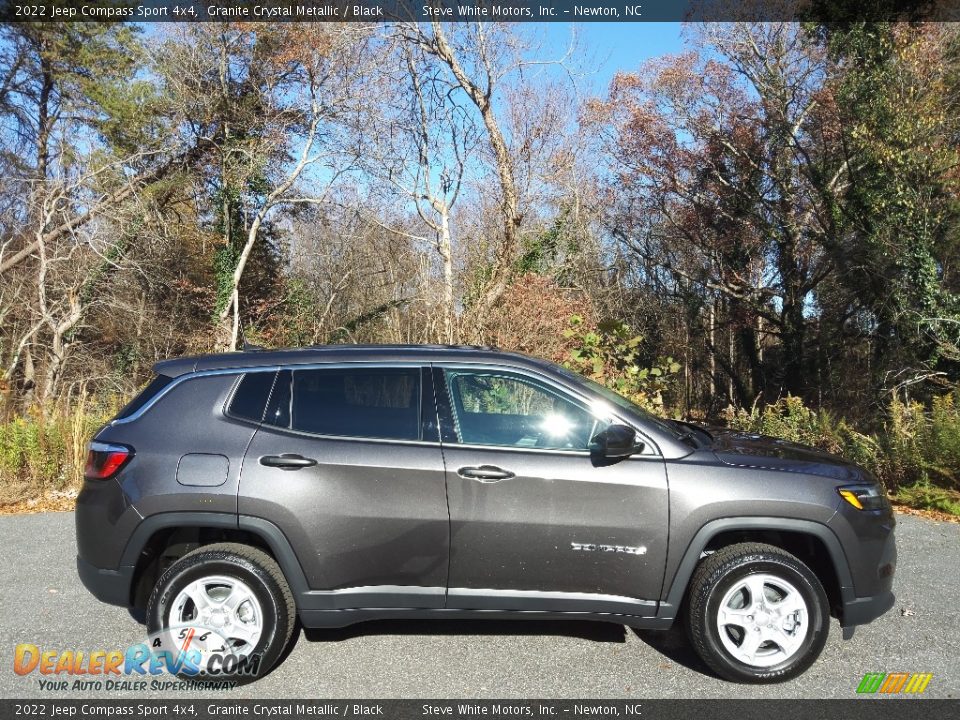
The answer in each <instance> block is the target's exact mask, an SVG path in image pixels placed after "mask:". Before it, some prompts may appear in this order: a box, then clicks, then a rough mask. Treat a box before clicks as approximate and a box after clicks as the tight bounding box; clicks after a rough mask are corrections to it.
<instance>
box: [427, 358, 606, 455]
mask: <svg viewBox="0 0 960 720" xmlns="http://www.w3.org/2000/svg"><path fill="white" fill-rule="evenodd" d="M445 376H446V380H447V388H448V389H449V392H450V400H451V405H452V408H451V410H452V413H453V416H454V424H455V426H456V432H457V439H458V440H459V442H461V443H465V444H468V445H496V446H499V447H511V446H512V447H524V448H543V449H551V450H588V449H589V446H590V439H591V438H592V437H593V436H594V435H595V434H596V433H597V432H599V431H600V430H602V429H603V428H604V427H606V425H608V424H609V420H606V419H601V418H598V417H595V416H594V415H593V414H592V413H591V412H590V411H589V410H587V409H586V408H584V407H582V406H581V405H580V404H578V403H576V402H575V401H573V400H572V399H570V398H568V397H566V396H564V395H562V394H561V393H559V392H558V391H556V390H553V389H552V388H550V387H548V386H547V385H544V384H541V383H538V382H536V381H535V380H532V379H529V378H526V377H522V376H519V375H514V374H512V373H499V372H493V371H482V370H446V371H445Z"/></svg>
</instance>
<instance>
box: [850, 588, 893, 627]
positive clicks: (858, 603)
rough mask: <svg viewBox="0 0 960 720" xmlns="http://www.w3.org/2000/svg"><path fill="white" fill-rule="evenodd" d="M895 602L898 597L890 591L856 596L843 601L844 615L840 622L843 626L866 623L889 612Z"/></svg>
mask: <svg viewBox="0 0 960 720" xmlns="http://www.w3.org/2000/svg"><path fill="white" fill-rule="evenodd" d="M895 602H896V597H895V596H894V594H893V593H892V592H890V591H887V592H885V593H881V594H879V595H873V596H871V597H861V598H854V599H853V600H851V601H849V602H845V603H843V616H842V617H841V618H840V624H841V625H842V626H843V627H853V626H854V625H866V624H867V623H868V622H873V621H874V620H876V619H877V618H878V617H880V616H881V615H883V614H884V613H885V612H887V611H888V610H889V609H890V608H892V607H893V604H894V603H895Z"/></svg>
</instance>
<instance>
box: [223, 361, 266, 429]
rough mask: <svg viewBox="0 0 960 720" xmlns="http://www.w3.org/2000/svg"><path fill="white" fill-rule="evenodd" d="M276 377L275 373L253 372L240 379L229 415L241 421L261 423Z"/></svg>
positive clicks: (229, 408)
mask: <svg viewBox="0 0 960 720" xmlns="http://www.w3.org/2000/svg"><path fill="white" fill-rule="evenodd" d="M275 377H276V373H275V372H252V373H247V374H246V375H244V376H243V377H242V378H240V382H239V383H238V384H237V389H236V390H234V392H233V397H232V398H230V405H229V406H228V407H227V415H229V416H230V417H235V418H239V419H240V420H252V421H253V422H261V421H262V420H263V412H264V410H265V409H266V407H267V400H268V398H269V397H270V390H271V389H272V388H273V379H274V378H275Z"/></svg>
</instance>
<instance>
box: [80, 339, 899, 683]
mask: <svg viewBox="0 0 960 720" xmlns="http://www.w3.org/2000/svg"><path fill="white" fill-rule="evenodd" d="M155 371H156V377H155V379H154V380H153V381H152V382H151V383H150V384H149V385H148V386H147V387H146V389H144V390H143V392H142V393H141V394H140V395H139V396H138V397H137V398H136V399H135V400H134V401H133V402H132V403H130V405H128V406H127V407H126V408H124V409H123V410H122V411H121V413H120V414H119V415H118V416H117V417H116V418H115V419H114V420H113V421H112V422H110V423H109V424H108V425H107V426H106V427H104V428H103V429H102V430H100V431H99V432H98V433H97V435H96V437H95V438H94V440H93V441H92V442H91V444H90V454H89V460H88V465H87V468H86V481H85V483H84V487H83V491H82V492H81V493H80V497H79V498H78V501H77V511H76V523H77V545H78V550H79V555H78V558H77V566H78V570H79V574H80V578H81V579H82V581H83V583H84V585H86V587H87V588H88V589H89V590H90V591H91V592H92V593H93V594H94V595H95V596H96V597H98V598H99V599H100V600H102V601H104V602H108V603H113V604H116V605H121V606H126V607H130V608H139V609H140V610H141V612H144V613H145V616H146V622H147V625H148V628H149V630H150V632H151V633H158V634H162V633H167V634H168V635H170V637H172V639H173V640H172V642H173V644H174V645H176V646H177V647H181V646H182V647H184V648H185V647H186V643H190V642H192V643H193V644H192V646H191V647H192V648H193V649H194V650H199V651H202V654H203V662H206V663H208V664H206V665H203V664H201V665H200V667H199V672H198V673H197V674H199V675H205V674H207V673H213V672H220V673H222V674H225V675H231V674H233V675H239V674H241V672H242V671H244V665H245V664H246V669H245V671H246V672H248V674H252V675H256V674H263V673H264V672H266V671H268V670H269V669H270V668H271V667H272V666H273V665H275V664H276V663H277V661H278V659H279V658H280V657H281V655H282V654H283V653H284V650H285V649H286V647H287V646H288V645H289V643H290V641H291V637H292V635H293V632H294V628H295V625H296V624H297V621H298V620H299V622H300V623H301V624H302V625H303V626H304V627H307V628H330V627H341V626H345V625H349V624H351V623H357V622H362V621H365V620H372V619H378V618H428V617H429V618H491V617H499V618H520V619H523V618H576V619H592V620H602V621H606V622H616V623H623V624H625V625H628V626H630V627H633V628H647V629H666V628H669V627H670V626H671V625H673V623H674V621H676V620H677V619H678V618H682V620H683V622H684V623H685V624H686V627H687V629H688V632H689V637H690V639H691V642H692V644H693V646H694V648H695V649H696V651H697V652H698V654H699V655H700V656H701V657H702V658H703V660H704V661H705V663H706V664H707V665H708V666H709V667H710V668H711V669H712V670H713V671H714V672H716V673H717V674H718V675H720V676H722V677H724V678H727V679H729V680H734V681H740V682H775V681H780V680H785V679H788V678H791V677H794V676H796V675H798V674H800V673H801V672H803V671H804V670H805V669H806V668H807V667H809V666H810V664H811V663H813V661H814V660H815V659H816V658H817V656H818V655H819V653H820V651H821V649H822V648H823V646H824V642H825V641H826V638H827V632H828V629H829V625H830V617H831V616H833V617H836V618H838V619H839V621H840V625H841V626H842V628H843V632H844V637H849V636H850V635H852V629H853V627H854V626H855V625H859V624H863V623H867V622H870V621H871V620H873V619H874V618H876V617H878V616H880V615H881V614H883V613H884V612H886V611H887V610H889V609H890V608H891V607H892V605H893V602H894V598H893V594H892V592H891V585H892V582H893V573H894V569H895V566H896V548H895V545H894V524H895V521H894V517H893V513H892V510H891V507H890V504H889V502H888V501H887V499H886V496H885V494H884V493H883V491H882V490H881V489H880V487H878V485H877V482H876V481H875V479H874V478H872V477H871V476H870V475H869V474H868V473H867V472H865V471H864V470H863V469H861V468H859V467H857V466H856V465H853V464H851V463H849V462H846V461H844V460H842V459H840V458H837V457H834V456H831V455H827V454H825V453H822V452H819V451H816V450H813V449H810V448H807V447H803V446H799V445H796V444H792V443H788V442H784V441H782V440H777V439H773V438H767V437H761V436H757V435H747V434H742V433H736V432H730V431H724V430H716V429H712V428H710V429H707V428H702V427H699V426H696V425H692V424H688V423H683V422H677V421H668V420H663V419H660V418H657V417H654V416H652V415H650V414H649V413H647V412H645V411H644V410H642V409H641V408H639V407H637V406H636V405H634V404H632V403H631V402H629V401H628V400H626V399H624V398H622V397H620V396H619V395H617V394H615V393H613V392H611V391H610V390H608V389H606V388H604V387H602V386H600V385H597V384H596V383H594V382H592V381H590V380H588V379H586V378H584V377H581V376H580V375H577V374H575V373H573V372H571V371H569V370H567V369H565V368H563V367H560V366H558V365H554V364H552V363H549V362H545V361H543V360H538V359H535V358H531V357H526V356H523V355H518V354H513V353H505V352H499V351H497V350H495V349H491V348H476V347H449V346H329V347H316V348H308V349H300V350H285V351H259V352H258V351H253V352H243V353H233V354H225V355H204V356H201V357H189V358H179V359H174V360H168V361H165V362H161V363H159V364H158V365H157V366H156V368H155ZM208 636H210V637H211V638H212V640H208V641H207V643H206V645H204V643H203V642H201V640H203V639H206V638H208ZM184 638H186V639H185V640H184ZM218 652H219V653H220V654H219V655H217V653H218ZM227 654H229V655H230V656H231V657H232V658H233V661H232V662H230V663H226V662H223V657H224V656H225V655H227ZM218 657H219V658H220V662H221V665H219V666H217V667H214V665H213V664H209V663H211V662H212V661H211V660H210V658H213V660H214V661H215V660H216V659H217V658H218ZM238 659H239V660H238ZM251 659H252V660H253V662H252V663H251V662H250V661H251ZM251 668H252V670H253V672H250V671H251Z"/></svg>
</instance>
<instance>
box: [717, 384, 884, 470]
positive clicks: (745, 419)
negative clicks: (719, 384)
mask: <svg viewBox="0 0 960 720" xmlns="http://www.w3.org/2000/svg"><path fill="white" fill-rule="evenodd" d="M726 420H727V423H728V424H729V425H730V426H731V427H733V428H736V429H738V430H745V431H746V432H750V433H757V434H760V435H769V436H771V437H777V438H782V439H784V440H789V441H791V442H795V443H800V444H802V445H809V446H811V447H816V448H819V449H821V450H826V451H827V452H831V453H835V454H837V455H842V456H844V457H845V458H847V459H848V460H852V461H853V462H855V463H858V464H860V465H862V466H864V467H866V468H867V469H870V470H875V469H876V467H877V463H878V459H879V458H880V456H881V454H882V449H881V447H880V446H879V445H878V443H877V441H876V439H875V438H873V437H871V436H870V435H864V434H863V433H860V432H857V431H856V430H854V429H853V428H852V427H851V426H850V425H849V423H847V421H846V420H844V419H842V418H836V417H835V416H834V415H833V414H831V413H829V412H827V411H826V410H820V411H815V410H812V409H811V408H808V407H807V406H806V405H804V404H803V400H802V399H801V398H798V397H794V396H792V395H788V396H787V397H785V398H781V399H780V400H778V401H777V402H775V403H773V404H772V405H767V406H766V407H764V408H763V409H762V410H760V409H758V408H756V407H754V408H751V409H750V410H746V409H744V408H739V409H733V408H728V410H727V417H726Z"/></svg>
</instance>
